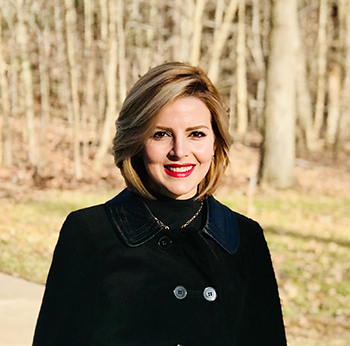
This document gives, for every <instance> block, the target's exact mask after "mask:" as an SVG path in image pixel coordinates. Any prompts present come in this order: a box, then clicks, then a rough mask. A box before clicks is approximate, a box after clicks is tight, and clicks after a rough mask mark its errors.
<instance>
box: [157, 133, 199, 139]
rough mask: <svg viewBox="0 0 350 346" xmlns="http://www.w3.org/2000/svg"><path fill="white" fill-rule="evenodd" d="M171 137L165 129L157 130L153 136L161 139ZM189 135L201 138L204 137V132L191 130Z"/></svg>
mask: <svg viewBox="0 0 350 346" xmlns="http://www.w3.org/2000/svg"><path fill="white" fill-rule="evenodd" d="M166 136H168V137H171V134H170V133H169V132H166V131H157V132H156V133H155V134H154V135H153V138H154V139H162V138H164V137H166ZM190 137H194V138H203V137H206V134H205V133H204V132H202V131H193V132H191V133H190Z"/></svg>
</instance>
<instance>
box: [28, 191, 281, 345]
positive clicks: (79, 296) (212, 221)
mask: <svg viewBox="0 0 350 346" xmlns="http://www.w3.org/2000/svg"><path fill="white" fill-rule="evenodd" d="M205 203H206V211H207V220H206V223H205V226H204V228H203V229H202V230H200V231H198V232H197V231H196V232H188V234H186V232H183V233H181V234H180V235H179V234H172V233H171V232H170V231H169V230H166V229H164V228H163V227H162V226H161V225H159V223H158V222H157V221H156V220H155V219H154V217H153V215H152V214H151V212H150V211H149V209H148V208H147V207H146V205H145V204H144V202H143V201H142V199H141V198H140V197H139V196H138V195H136V194H135V193H133V192H130V191H129V190H127V189H126V190H124V191H122V192H121V193H120V194H119V195H118V196H116V197H115V198H114V199H112V200H110V201H109V202H107V203H106V204H103V205H97V206H94V207H90V208H86V209H82V210H78V211H75V212H73V213H71V214H70V215H69V216H68V217H67V219H66V221H65V223H64V225H63V227H62V230H61V233H60V237H59V240H58V243H57V246H56V249H55V252H54V257H53V261H52V265H51V269H50V272H49V276H48V279H47V284H46V290H45V294H44V298H43V302H42V306H41V310H40V314H39V318H38V321H37V326H36V331H35V336H34V341H33V345H34V346H92V345H94V346H234V345H236V346H283V345H286V338H285V331H284V326H283V320H282V313H281V306H280V300H279V296H278V289H277V284H276V279H275V275H274V271H273V267H272V263H271V258H270V253H269V250H268V247H267V244H266V241H265V239H264V235H263V232H262V229H261V228H260V226H259V225H258V224H257V223H256V222H254V221H252V220H250V219H248V218H246V217H244V216H242V215H239V214H237V213H235V212H233V211H231V210H230V209H229V208H227V207H226V206H224V205H222V204H221V203H219V202H218V201H217V200H215V199H214V198H213V197H209V198H208V199H207V200H206V202H205Z"/></svg>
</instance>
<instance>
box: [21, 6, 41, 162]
mask: <svg viewBox="0 0 350 346" xmlns="http://www.w3.org/2000/svg"><path fill="white" fill-rule="evenodd" d="M25 13H26V11H25V8H24V3H23V0H17V15H18V23H17V26H18V28H17V40H18V43H19V46H20V49H21V60H22V71H21V72H22V81H23V86H24V94H25V95H24V96H25V107H26V109H25V113H26V120H27V131H28V156H29V157H28V158H29V162H30V164H31V165H32V166H33V167H36V166H37V164H38V152H37V151H38V148H37V138H36V131H35V124H34V93H33V78H32V71H31V67H30V60H29V54H28V32H27V25H26V23H25V18H24V16H25Z"/></svg>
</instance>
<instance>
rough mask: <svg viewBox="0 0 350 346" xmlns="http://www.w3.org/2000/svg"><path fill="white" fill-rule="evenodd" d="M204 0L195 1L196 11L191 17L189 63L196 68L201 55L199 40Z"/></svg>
mask: <svg viewBox="0 0 350 346" xmlns="http://www.w3.org/2000/svg"><path fill="white" fill-rule="evenodd" d="M205 2H206V0H197V1H196V9H195V12H194V17H193V32H192V44H191V53H190V62H191V64H192V65H194V66H197V65H198V64H199V58H200V53H201V38H202V27H203V13H204V8H205Z"/></svg>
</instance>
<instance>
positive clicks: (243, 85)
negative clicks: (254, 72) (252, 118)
mask: <svg viewBox="0 0 350 346" xmlns="http://www.w3.org/2000/svg"><path fill="white" fill-rule="evenodd" d="M245 42H246V34H245V0H238V37H237V48H236V50H237V72H236V74H237V134H238V136H239V137H241V138H244V136H245V135H246V133H247V130H248V109H247V102H248V91H247V67H246V45H245Z"/></svg>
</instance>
